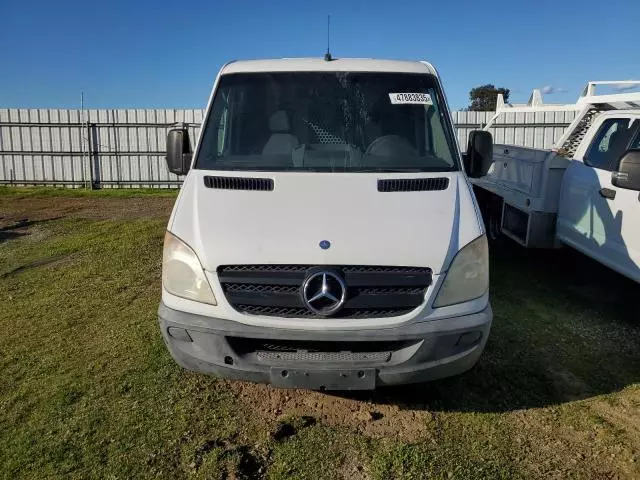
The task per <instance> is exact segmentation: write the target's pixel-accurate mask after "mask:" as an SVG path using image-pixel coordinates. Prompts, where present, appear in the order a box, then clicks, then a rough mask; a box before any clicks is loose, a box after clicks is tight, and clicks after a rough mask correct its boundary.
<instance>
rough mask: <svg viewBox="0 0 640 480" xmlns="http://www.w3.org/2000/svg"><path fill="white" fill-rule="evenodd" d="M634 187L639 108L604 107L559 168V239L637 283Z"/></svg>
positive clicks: (639, 258) (639, 213)
mask: <svg viewBox="0 0 640 480" xmlns="http://www.w3.org/2000/svg"><path fill="white" fill-rule="evenodd" d="M632 162H633V164H634V166H632ZM629 170H631V171H629ZM621 177H622V178H623V179H624V181H625V182H624V184H622V183H620V182H619V180H620V179H621ZM639 191H640V110H614V111H608V112H605V113H603V114H602V115H600V116H599V117H598V118H597V119H596V120H595V121H594V122H593V124H592V125H591V127H590V128H589V130H588V131H587V134H586V135H585V139H584V141H583V142H581V144H580V146H579V147H578V149H577V150H576V153H575V155H574V157H573V159H572V160H571V161H570V162H569V165H568V166H567V169H566V171H565V173H564V179H563V182H562V188H561V190H560V197H559V206H558V223H557V227H556V228H557V233H556V234H557V237H558V239H559V240H560V241H561V242H563V243H564V244H566V245H570V246H572V247H573V248H576V249H577V250H580V251H581V252H583V253H584V254H586V255H588V256H589V257H591V258H593V259H595V260H597V261H599V262H600V263H603V264H604V265H607V266H608V267H610V268H612V269H614V270H616V271H618V272H619V273H622V274H623V275H625V276H627V277H629V278H631V279H633V280H635V281H636V282H640V192H639Z"/></svg>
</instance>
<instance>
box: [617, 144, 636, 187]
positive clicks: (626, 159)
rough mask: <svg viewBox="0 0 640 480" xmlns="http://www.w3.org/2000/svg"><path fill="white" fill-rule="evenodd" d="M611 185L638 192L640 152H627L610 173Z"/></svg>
mask: <svg viewBox="0 0 640 480" xmlns="http://www.w3.org/2000/svg"><path fill="white" fill-rule="evenodd" d="M611 183H612V184H613V185H614V186H616V187H619V188H626V189H627V190H640V150H627V151H626V152H625V153H623V154H622V156H621V157H620V160H618V167H617V168H616V170H615V171H614V172H612V173H611Z"/></svg>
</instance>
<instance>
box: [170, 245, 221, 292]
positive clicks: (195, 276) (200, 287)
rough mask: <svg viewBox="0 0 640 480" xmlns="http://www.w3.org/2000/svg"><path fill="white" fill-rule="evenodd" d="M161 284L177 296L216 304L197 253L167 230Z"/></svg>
mask: <svg viewBox="0 0 640 480" xmlns="http://www.w3.org/2000/svg"><path fill="white" fill-rule="evenodd" d="M162 285H163V286H164V288H165V289H166V290H167V292H169V293H172V294H174V295H177V296H178V297H182V298H187V299H189V300H195V301H196V302H202V303H209V304H211V305H216V298H215V297H214V296H213V291H212V290H211V286H210V285H209V282H208V281H207V277H206V276H205V274H204V270H203V269H202V265H200V260H198V257H197V255H196V254H195V252H194V251H193V250H191V248H190V247H189V246H188V245H187V244H186V243H184V242H183V241H182V240H180V239H179V238H178V237H176V236H175V235H172V234H171V233H169V232H167V233H166V234H165V236H164V251H163V253H162Z"/></svg>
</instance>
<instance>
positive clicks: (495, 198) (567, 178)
mask: <svg viewBox="0 0 640 480" xmlns="http://www.w3.org/2000/svg"><path fill="white" fill-rule="evenodd" d="M634 85H640V81H622V82H589V83H588V84H587V86H586V87H585V89H584V91H583V92H582V95H581V96H580V98H579V99H578V101H577V102H576V103H575V104H572V105H544V104H543V103H542V98H541V95H540V93H539V91H534V93H533V94H532V96H531V99H530V101H529V103H528V104H527V105H514V106H511V105H505V104H504V101H503V99H502V98H501V97H499V98H498V107H497V109H496V114H495V115H494V116H493V117H492V118H491V120H490V121H489V123H488V124H487V125H486V126H485V127H484V130H487V131H491V130H492V128H494V127H495V126H496V125H498V124H499V123H500V118H501V116H502V115H505V114H507V113H509V112H514V113H529V112H542V111H559V110H560V111H562V110H567V111H569V110H573V111H575V112H576V116H575V119H574V120H573V122H572V123H571V124H570V125H569V126H568V127H567V128H566V130H565V131H564V133H563V134H562V136H561V137H560V139H559V140H558V141H557V142H556V144H555V146H554V148H552V149H551V150H545V149H535V148H528V147H523V146H516V145H500V144H496V145H494V150H493V162H492V164H491V166H490V167H489V169H488V171H487V173H486V174H485V175H483V176H481V177H479V178H471V179H470V181H471V182H472V184H473V186H474V191H475V193H476V196H477V198H478V201H479V204H480V207H481V209H482V211H483V216H484V218H485V222H486V224H487V231H488V236H489V237H490V240H494V241H496V240H498V239H499V238H500V237H501V236H502V235H504V236H506V237H509V238H511V239H512V240H515V241H516V242H517V243H519V244H520V245H522V246H524V247H528V248H558V247H560V246H563V245H567V246H570V247H573V248H575V249H577V250H579V251H581V252H582V253H584V254H586V255H587V256H589V257H591V258H593V259H595V260H596V261H598V262H600V263H603V264H605V265H607V266H608V267H610V268H612V269H614V270H616V271H617V272H619V273H621V274H623V275H625V276H627V277H629V278H631V279H633V280H635V281H636V282H640V196H639V193H638V192H639V191H640V92H627V93H612V94H604V95H599V94H597V93H596V88H601V87H605V88H609V89H610V90H611V89H614V91H618V92H621V91H624V90H627V89H630V88H631V87H633V86H634Z"/></svg>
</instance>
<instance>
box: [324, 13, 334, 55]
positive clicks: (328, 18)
mask: <svg viewBox="0 0 640 480" xmlns="http://www.w3.org/2000/svg"><path fill="white" fill-rule="evenodd" d="M330 26H331V15H327V53H325V54H324V61H325V62H330V61H331V60H333V58H331V52H330V51H329V39H330V36H329V27H330Z"/></svg>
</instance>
